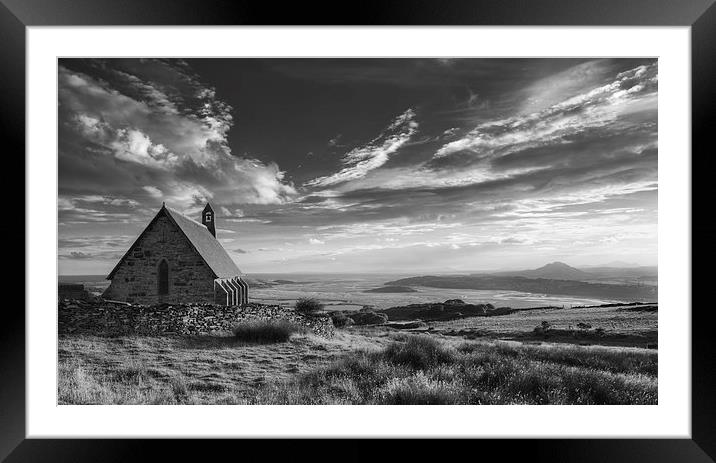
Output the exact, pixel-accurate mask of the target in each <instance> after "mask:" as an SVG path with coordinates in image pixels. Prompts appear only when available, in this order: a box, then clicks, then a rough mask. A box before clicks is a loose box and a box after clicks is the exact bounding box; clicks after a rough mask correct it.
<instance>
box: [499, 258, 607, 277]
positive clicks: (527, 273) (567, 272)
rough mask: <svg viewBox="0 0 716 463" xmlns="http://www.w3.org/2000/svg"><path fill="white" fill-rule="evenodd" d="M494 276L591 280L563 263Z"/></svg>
mask: <svg viewBox="0 0 716 463" xmlns="http://www.w3.org/2000/svg"><path fill="white" fill-rule="evenodd" d="M494 275H501V276H520V277H526V278H549V279H552V280H582V281H583V280H589V279H591V278H593V275H590V274H589V273H587V272H584V271H582V270H579V269H576V268H574V267H571V266H569V265H567V264H565V263H564V262H552V263H551V264H547V265H544V266H542V267H540V268H538V269H534V270H521V271H517V272H500V273H495V274H494Z"/></svg>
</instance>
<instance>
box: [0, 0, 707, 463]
mask: <svg viewBox="0 0 716 463" xmlns="http://www.w3.org/2000/svg"><path fill="white" fill-rule="evenodd" d="M713 3H714V0H688V1H687V0H680V1H675V0H674V1H670V0H628V1H625V0H600V1H589V0H539V1H538V0H532V1H525V0H453V1H451V2H438V1H435V0H432V1H428V0H381V1H377V0H370V1H363V2H360V4H350V5H349V4H346V3H339V2H336V3H326V4H319V3H317V2H316V3H306V2H292V3H287V4H286V5H278V4H276V3H274V2H269V1H263V2H258V1H251V2H250V1H241V0H240V1H228V0H217V1H211V2H210V1H207V0H0V53H1V56H2V61H1V62H2V65H0V115H1V116H0V117H1V119H0V122H1V127H2V130H3V132H4V137H3V141H4V145H3V146H4V148H5V149H6V151H5V149H4V150H3V151H5V154H6V155H9V154H10V153H13V154H15V155H14V156H6V158H7V157H12V158H13V159H12V160H9V161H8V162H16V163H17V164H16V166H14V167H10V168H11V169H14V172H16V176H18V177H19V174H17V173H18V172H20V171H22V172H25V168H24V161H21V159H23V156H20V155H19V153H24V152H25V135H24V134H25V130H24V128H25V77H26V76H25V72H26V71H25V32H26V27H28V26H65V25H73V26H84V25H88V26H89V25H91V26H106V25H130V26H142V25H145V26H154V25H206V26H209V25H347V26H350V25H405V26H411V25H441V26H461V25H493V26H498V25H499V26H501V25H506V26H509V25H522V26H563V25H568V26H690V27H691V40H692V43H691V46H692V49H691V66H692V68H691V72H692V102H691V103H692V154H691V156H692V157H691V165H692V172H693V175H694V177H693V179H692V202H693V204H692V212H693V214H692V224H691V227H692V248H693V247H695V248H696V249H698V253H697V254H696V259H693V260H692V287H693V288H694V289H695V290H698V291H692V301H693V302H692V307H693V308H692V307H679V308H668V309H669V310H683V311H687V310H691V317H692V375H693V376H692V396H691V400H692V410H691V413H692V414H691V416H692V434H691V439H544V440H537V439H521V440H514V441H510V442H506V441H504V440H480V441H479V442H472V441H463V442H462V444H463V445H461V446H460V447H461V448H459V449H458V448H455V447H453V443H450V444H446V443H444V442H443V443H441V442H434V443H433V442H431V443H427V444H426V443H425V442H419V443H418V442H407V443H404V444H399V445H397V446H396V451H397V452H398V455H399V456H400V458H401V459H402V460H407V459H413V458H418V459H422V458H428V457H435V458H438V457H439V458H445V457H447V458H450V455H454V456H455V457H458V455H459V454H460V453H463V452H467V453H466V454H465V455H468V456H469V455H472V456H475V458H478V459H480V458H495V457H494V456H493V457H490V455H496V456H498V457H497V458H500V459H502V458H504V457H505V456H507V457H509V460H513V459H515V458H529V459H530V460H531V461H534V460H537V461H551V462H560V461H581V462H596V461H610V462H622V461H623V462H633V461H649V462H660V461H675V460H679V461H682V462H708V461H715V460H716V349H715V347H714V346H715V343H714V342H713V341H712V340H711V339H712V337H711V334H712V331H713V328H712V326H713V325H710V323H709V322H710V317H711V315H710V312H711V311H713V308H712V307H709V304H708V303H707V301H706V299H705V298H704V297H701V298H699V297H696V296H703V294H704V291H703V288H708V287H709V286H708V285H709V278H710V276H711V275H710V272H708V271H704V269H707V268H708V267H706V264H708V263H711V262H713V261H714V257H716V253H715V252H714V249H715V246H714V241H715V240H714V238H716V226H715V225H712V222H713V221H711V220H710V219H709V216H710V215H711V214H710V213H709V212H708V211H709V210H710V206H711V205H712V204H713V201H712V198H713V193H712V188H710V186H708V185H707V183H706V182H705V181H697V178H696V177H698V175H709V174H710V172H712V171H713V167H714V166H715V165H716V160H715V158H714V154H713V148H712V146H711V143H710V142H711V139H710V138H711V137H710V132H712V131H713V126H714V115H713V113H714V101H716V84H715V82H716V6H714V4H713ZM49 155H52V153H48V156H49ZM668 155H677V156H678V155H684V154H680V153H668ZM704 180H705V179H704ZM16 202H17V200H16ZM23 203H24V202H23ZM15 207H18V206H15ZM697 211H701V213H700V214H699V213H697ZM6 228H10V227H9V226H8V227H6ZM11 233H12V234H13V236H12V239H13V243H15V244H17V242H18V241H19V240H20V236H19V235H20V234H21V233H22V234H23V238H22V239H23V242H24V247H26V246H28V243H27V242H26V241H25V238H24V228H22V227H20V228H17V227H13V229H12V230H11ZM13 247H15V248H17V249H19V246H13ZM18 258H19V257H18ZM23 258H24V256H23ZM16 262H17V261H16ZM16 262H15V263H14V265H15V266H16V267H17V263H16ZM23 262H24V260H23ZM699 263H701V264H702V266H701V269H702V271H701V272H699V271H698V270H699V265H694V264H699ZM23 274H24V272H23ZM18 290H19V289H17V288H15V289H14V291H18ZM25 290H26V291H30V290H33V288H32V285H31V283H30V282H28V281H27V280H25ZM698 301H701V302H702V304H699V303H698ZM18 302H20V301H18ZM12 305H13V307H10V304H6V306H5V307H4V308H3V310H4V313H3V323H2V324H1V325H0V326H2V328H1V329H2V336H1V337H0V346H1V347H0V359H1V360H0V362H2V366H1V367H0V372H1V373H2V379H1V380H0V457H3V458H4V457H7V461H13V462H15V461H45V460H51V461H65V460H66V461H127V460H130V459H132V460H137V459H149V458H152V459H154V458H156V457H154V456H153V455H152V453H151V452H149V451H147V450H148V449H147V447H154V449H152V450H160V452H161V453H162V458H163V459H167V458H172V457H175V456H181V457H184V458H186V457H191V456H194V455H197V456H201V458H202V459H204V460H206V459H208V458H227V457H226V456H221V454H222V453H223V452H228V454H227V455H229V457H232V458H233V457H234V456H235V457H237V458H238V457H240V456H243V459H244V460H246V459H249V460H253V458H249V455H250V454H251V453H252V451H256V450H258V451H259V452H260V453H259V455H261V458H262V459H264V460H273V459H278V458H279V457H280V456H282V455H293V456H298V455H305V456H307V457H309V458H311V459H313V460H315V459H319V460H324V459H331V460H334V461H335V460H336V459H341V460H345V459H348V460H368V459H370V460H375V459H377V458H380V457H381V456H382V455H385V454H384V453H382V452H379V451H378V450H377V449H376V447H374V446H373V444H369V443H367V442H363V443H361V442H358V443H355V442H344V441H342V440H335V441H332V442H330V443H326V444H323V443H321V444H317V443H316V442H315V441H312V440H301V441H298V440H292V441H290V442H286V443H285V445H277V446H276V445H269V444H267V443H266V442H265V441H264V442H253V443H249V442H241V443H238V444H236V443H235V442H234V441H231V440H223V441H211V442H209V441H207V440H201V441H190V440H187V441H182V440H159V441H149V440H142V439H140V440H136V439H135V440H120V439H111V440H108V439H92V440H89V439H84V440H83V439H72V440H59V439H26V438H25V315H24V313H23V311H21V310H20V309H19V307H20V304H19V303H18V304H12ZM48 310H49V309H48ZM237 419H240V418H239V417H237ZM475 419H479V412H476V418H475ZM247 447H254V448H251V449H249V448H247ZM267 447H270V448H271V451H270V453H267V452H266V450H267ZM333 448H334V449H335V450H333ZM260 449H263V452H261V450H260ZM317 449H319V451H318V452H317V451H316V450H317Z"/></svg>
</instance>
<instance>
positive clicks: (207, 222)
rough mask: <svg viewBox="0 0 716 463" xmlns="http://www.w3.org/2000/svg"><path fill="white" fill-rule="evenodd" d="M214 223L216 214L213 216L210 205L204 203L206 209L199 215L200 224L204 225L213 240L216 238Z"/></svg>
mask: <svg viewBox="0 0 716 463" xmlns="http://www.w3.org/2000/svg"><path fill="white" fill-rule="evenodd" d="M215 222H216V214H214V209H212V208H211V205H210V204H209V203H206V207H205V208H204V211H203V212H202V213H201V224H202V225H204V226H205V227H206V228H207V229H208V230H209V232H210V233H211V234H212V235H214V238H216V226H215V225H214V224H215Z"/></svg>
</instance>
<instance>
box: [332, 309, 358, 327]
mask: <svg viewBox="0 0 716 463" xmlns="http://www.w3.org/2000/svg"><path fill="white" fill-rule="evenodd" d="M331 321H333V326H335V327H336V328H345V327H346V326H351V325H352V324H353V323H354V322H353V319H352V318H349V317H348V316H347V315H346V314H344V313H343V312H332V313H331Z"/></svg>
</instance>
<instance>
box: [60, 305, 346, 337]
mask: <svg viewBox="0 0 716 463" xmlns="http://www.w3.org/2000/svg"><path fill="white" fill-rule="evenodd" d="M251 320H287V321H289V322H292V323H294V324H297V325H299V326H304V327H306V328H307V329H309V330H310V331H312V332H313V333H314V334H317V335H319V336H323V337H332V336H333V335H334V327H333V322H332V321H331V318H330V317H329V316H328V315H325V314H317V315H302V314H300V313H298V312H296V311H295V310H294V309H292V308H288V307H280V306H268V305H260V304H247V305H244V306H233V307H226V306H220V305H213V304H173V305H170V304H160V305H154V306H143V305H136V304H122V303H112V302H107V301H102V300H98V301H92V302H90V301H80V300H68V299H65V300H61V301H60V303H59V307H58V332H59V334H60V335H78V334H80V335H81V334H89V335H95V336H131V335H138V336H172V335H175V336H176V335H179V336H181V335H225V334H230V333H231V332H232V330H233V328H234V327H235V326H236V325H238V324H240V323H242V322H247V321H251Z"/></svg>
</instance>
